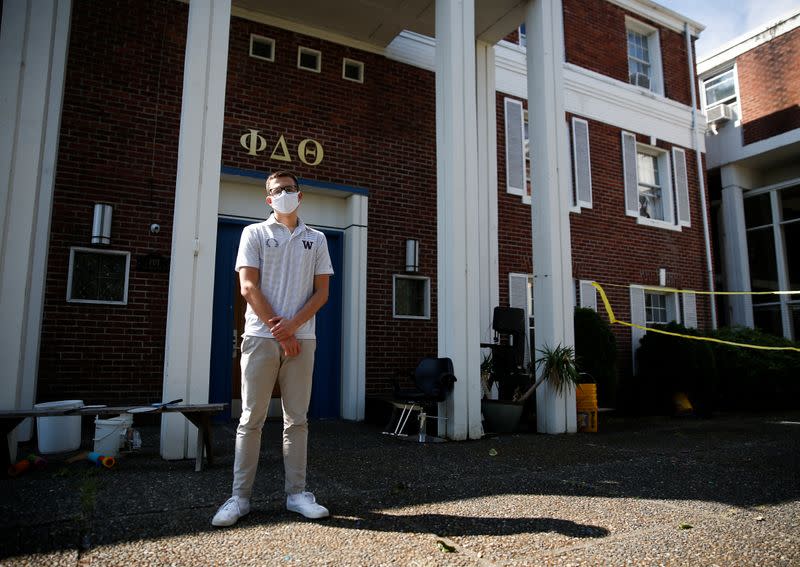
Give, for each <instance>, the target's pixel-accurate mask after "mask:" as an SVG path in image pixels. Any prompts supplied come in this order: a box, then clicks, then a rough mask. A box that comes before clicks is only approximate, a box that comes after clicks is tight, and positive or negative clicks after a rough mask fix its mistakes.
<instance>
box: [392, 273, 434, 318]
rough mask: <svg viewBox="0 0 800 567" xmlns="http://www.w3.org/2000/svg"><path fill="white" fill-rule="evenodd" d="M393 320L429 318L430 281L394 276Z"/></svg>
mask: <svg viewBox="0 0 800 567" xmlns="http://www.w3.org/2000/svg"><path fill="white" fill-rule="evenodd" d="M392 289H393V293H392V295H393V301H392V303H393V305H394V318H395V319H430V318H431V279H430V278H427V277H424V276H406V275H400V274H395V275H394V276H393V281H392Z"/></svg>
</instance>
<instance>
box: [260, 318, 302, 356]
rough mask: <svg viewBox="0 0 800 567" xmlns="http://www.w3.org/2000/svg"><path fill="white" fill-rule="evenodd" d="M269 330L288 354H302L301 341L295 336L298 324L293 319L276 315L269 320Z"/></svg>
mask: <svg viewBox="0 0 800 567" xmlns="http://www.w3.org/2000/svg"><path fill="white" fill-rule="evenodd" d="M267 325H268V326H269V332H270V333H272V336H273V337H275V340H276V341H278V344H279V345H281V348H283V352H284V354H286V356H297V355H298V354H300V341H298V340H297V338H296V337H295V336H294V333H295V331H296V330H297V326H296V325H295V324H294V323H293V322H292V320H291V319H287V318H285V317H280V316H275V317H272V318H271V319H270V320H269V321H267Z"/></svg>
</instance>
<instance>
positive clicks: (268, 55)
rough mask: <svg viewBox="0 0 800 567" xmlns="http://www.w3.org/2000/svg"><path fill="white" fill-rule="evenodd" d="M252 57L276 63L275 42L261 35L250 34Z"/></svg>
mask: <svg viewBox="0 0 800 567" xmlns="http://www.w3.org/2000/svg"><path fill="white" fill-rule="evenodd" d="M250 57H255V58H256V59H263V60H264V61H275V40H274V39H270V38H268V37H262V36H260V35H256V34H253V33H251V34H250Z"/></svg>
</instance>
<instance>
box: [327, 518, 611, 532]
mask: <svg viewBox="0 0 800 567" xmlns="http://www.w3.org/2000/svg"><path fill="white" fill-rule="evenodd" d="M325 524H326V525H328V526H331V527H336V528H344V529H352V530H371V531H382V532H407V533H412V532H413V533H420V532H422V533H430V534H435V535H437V536H444V537H452V536H479V535H495V536H497V535H500V536H503V535H517V534H524V533H546V532H553V533H559V534H562V535H565V536H568V537H575V538H600V537H605V536H607V535H608V533H609V532H608V530H607V529H606V528H602V527H599V526H592V525H589V524H578V523H575V522H573V521H571V520H562V519H559V518H544V517H542V518H533V517H532V518H526V517H521V518H520V517H518V518H491V517H480V516H451V515H447V514H413V515H407V516H406V515H394V514H381V513H378V512H366V513H364V512H361V513H355V514H353V515H352V516H349V515H342V516H340V515H334V516H332V517H331V518H329V519H328V520H326V521H325Z"/></svg>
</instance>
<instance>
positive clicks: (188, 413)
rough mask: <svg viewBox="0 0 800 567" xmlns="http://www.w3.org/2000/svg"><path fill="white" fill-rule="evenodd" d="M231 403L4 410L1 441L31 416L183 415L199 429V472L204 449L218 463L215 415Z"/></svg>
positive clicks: (7, 459)
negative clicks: (213, 440)
mask: <svg viewBox="0 0 800 567" xmlns="http://www.w3.org/2000/svg"><path fill="white" fill-rule="evenodd" d="M226 405H227V404H171V405H161V404H158V405H155V406H101V407H97V406H88V407H82V408H73V409H66V410H64V409H55V410H53V409H27V410H22V409H21V410H0V433H2V437H0V439H3V438H5V439H7V436H8V434H9V433H11V432H12V431H14V429H15V428H16V427H17V426H18V425H19V424H20V423H22V421H23V420H24V419H26V418H28V417H47V416H64V415H78V416H82V415H110V414H122V413H133V414H135V413H144V412H146V413H149V414H154V413H168V412H170V413H171V412H180V413H182V414H183V415H184V417H185V418H186V419H188V420H189V421H191V422H192V423H193V424H194V425H195V426H196V427H197V457H196V460H195V467H194V470H195V471H200V470H202V469H203V452H204V451H203V450H204V449H205V455H206V458H207V459H208V464H209V465H212V464H214V453H213V446H212V443H211V416H212V415H213V414H215V413H217V412H220V411H222V410H223V409H225V406H226ZM6 446H7V449H6V450H4V451H2V456H0V459H2V462H0V465H3V469H0V470H5V468H6V467H8V465H9V464H10V463H11V453H10V448H8V443H7V442H6Z"/></svg>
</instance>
